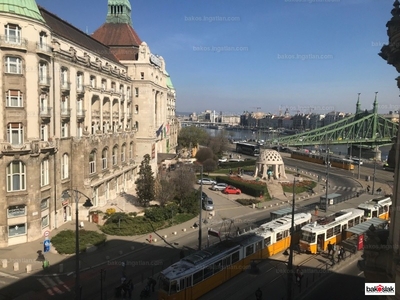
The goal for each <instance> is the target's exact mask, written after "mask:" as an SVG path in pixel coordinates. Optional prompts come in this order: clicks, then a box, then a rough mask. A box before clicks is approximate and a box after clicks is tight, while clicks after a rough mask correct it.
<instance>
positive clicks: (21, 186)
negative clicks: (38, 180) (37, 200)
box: [6, 161, 26, 192]
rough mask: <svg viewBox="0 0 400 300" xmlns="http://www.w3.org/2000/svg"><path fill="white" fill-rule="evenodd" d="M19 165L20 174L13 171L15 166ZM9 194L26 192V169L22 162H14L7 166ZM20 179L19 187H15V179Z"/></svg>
mask: <svg viewBox="0 0 400 300" xmlns="http://www.w3.org/2000/svg"><path fill="white" fill-rule="evenodd" d="M16 164H18V169H19V170H18V172H15V173H14V171H13V166H14V165H16ZM6 172H7V192H15V191H25V190H26V167H25V164H24V163H23V162H22V161H12V162H10V163H9V165H8V166H7V171H6ZM17 177H19V178H18V185H19V187H15V186H14V181H13V179H14V178H17Z"/></svg>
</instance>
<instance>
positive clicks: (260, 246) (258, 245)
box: [256, 241, 262, 252]
mask: <svg viewBox="0 0 400 300" xmlns="http://www.w3.org/2000/svg"><path fill="white" fill-rule="evenodd" d="M261 248H262V241H260V242H257V243H256V252H258V251H260V250H261Z"/></svg>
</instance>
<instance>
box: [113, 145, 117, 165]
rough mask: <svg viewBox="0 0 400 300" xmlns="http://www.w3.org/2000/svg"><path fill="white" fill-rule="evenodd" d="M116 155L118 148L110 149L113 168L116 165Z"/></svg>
mask: <svg viewBox="0 0 400 300" xmlns="http://www.w3.org/2000/svg"><path fill="white" fill-rule="evenodd" d="M117 155H118V148H117V147H114V148H113V149H112V164H113V166H115V165H116V164H117V163H118V159H117Z"/></svg>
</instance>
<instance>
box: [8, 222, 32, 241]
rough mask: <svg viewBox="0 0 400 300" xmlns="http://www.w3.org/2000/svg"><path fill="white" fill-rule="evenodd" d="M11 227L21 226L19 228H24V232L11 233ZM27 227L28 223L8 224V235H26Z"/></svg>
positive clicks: (10, 236)
mask: <svg viewBox="0 0 400 300" xmlns="http://www.w3.org/2000/svg"><path fill="white" fill-rule="evenodd" d="M11 228H19V229H20V228H24V231H23V232H22V233H18V234H13V235H10V231H11V230H10V229H11ZM26 229H27V226H26V223H21V224H16V225H10V226H8V237H9V238H12V237H16V236H21V235H26Z"/></svg>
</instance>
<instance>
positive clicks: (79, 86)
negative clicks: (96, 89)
mask: <svg viewBox="0 0 400 300" xmlns="http://www.w3.org/2000/svg"><path fill="white" fill-rule="evenodd" d="M76 89H77V90H78V91H82V90H83V74H82V73H80V72H78V73H77V74H76Z"/></svg>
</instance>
